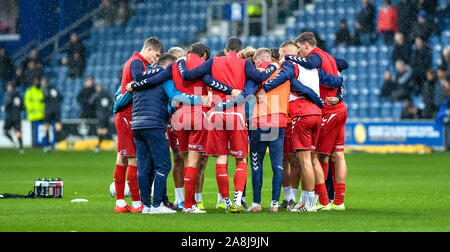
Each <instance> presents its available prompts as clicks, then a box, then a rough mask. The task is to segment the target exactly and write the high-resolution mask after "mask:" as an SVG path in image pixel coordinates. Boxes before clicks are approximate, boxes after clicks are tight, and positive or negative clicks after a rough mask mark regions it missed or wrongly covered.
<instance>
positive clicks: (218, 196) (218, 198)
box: [217, 193, 222, 203]
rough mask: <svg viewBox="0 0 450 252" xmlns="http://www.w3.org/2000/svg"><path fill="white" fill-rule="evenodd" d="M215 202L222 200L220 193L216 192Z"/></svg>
mask: <svg viewBox="0 0 450 252" xmlns="http://www.w3.org/2000/svg"><path fill="white" fill-rule="evenodd" d="M217 202H218V203H220V202H222V194H220V193H217Z"/></svg>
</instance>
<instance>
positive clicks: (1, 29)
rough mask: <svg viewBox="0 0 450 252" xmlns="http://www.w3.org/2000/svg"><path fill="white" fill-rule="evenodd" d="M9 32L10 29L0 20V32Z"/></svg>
mask: <svg viewBox="0 0 450 252" xmlns="http://www.w3.org/2000/svg"><path fill="white" fill-rule="evenodd" d="M10 32H11V29H9V26H8V24H4V23H2V20H0V34H9V33H10Z"/></svg>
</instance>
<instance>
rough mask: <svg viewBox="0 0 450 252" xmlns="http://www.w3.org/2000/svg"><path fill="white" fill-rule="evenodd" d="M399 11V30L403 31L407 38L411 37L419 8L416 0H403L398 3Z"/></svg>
mask: <svg viewBox="0 0 450 252" xmlns="http://www.w3.org/2000/svg"><path fill="white" fill-rule="evenodd" d="M397 12H398V30H399V31H400V32H401V33H403V35H404V36H405V38H409V34H410V32H411V27H412V25H413V24H414V22H415V17H416V16H417V8H416V3H415V1H414V0H401V1H400V2H399V3H398V4H397Z"/></svg>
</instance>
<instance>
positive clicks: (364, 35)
mask: <svg viewBox="0 0 450 252" xmlns="http://www.w3.org/2000/svg"><path fill="white" fill-rule="evenodd" d="M362 5H363V6H362V9H361V11H360V12H359V14H358V17H357V19H356V22H355V37H357V38H358V40H359V41H360V42H361V44H363V45H369V44H372V42H373V38H374V35H375V14H376V13H375V7H374V6H373V5H372V3H371V2H370V0H362Z"/></svg>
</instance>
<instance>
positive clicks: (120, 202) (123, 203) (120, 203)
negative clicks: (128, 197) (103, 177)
mask: <svg viewBox="0 0 450 252" xmlns="http://www.w3.org/2000/svg"><path fill="white" fill-rule="evenodd" d="M126 205H127V202H126V201H125V200H124V199H118V200H116V206H118V207H125V206H126Z"/></svg>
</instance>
